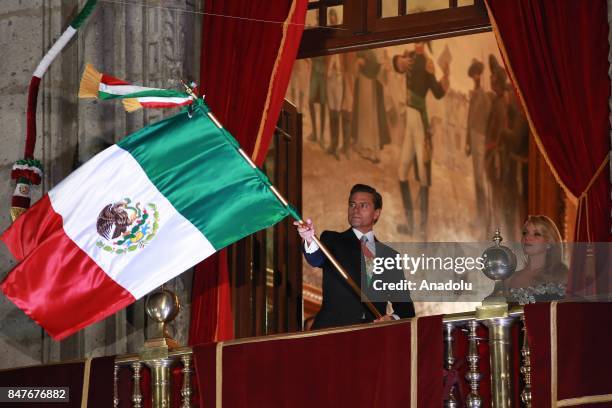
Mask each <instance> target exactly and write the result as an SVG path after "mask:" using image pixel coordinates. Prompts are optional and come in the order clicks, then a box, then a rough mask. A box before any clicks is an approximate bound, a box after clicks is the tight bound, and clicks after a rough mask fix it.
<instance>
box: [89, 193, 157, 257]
mask: <svg viewBox="0 0 612 408" xmlns="http://www.w3.org/2000/svg"><path fill="white" fill-rule="evenodd" d="M158 229H159V212H158V211H157V206H156V205H155V204H153V203H148V204H147V205H145V206H144V207H142V208H141V206H140V203H139V202H137V203H136V204H134V205H132V200H131V199H129V198H124V199H123V200H122V201H118V202H115V203H110V204H107V205H106V206H105V207H104V208H102V210H101V211H100V214H99V215H98V219H97V221H96V230H97V231H98V234H99V235H100V236H101V237H102V238H103V240H99V241H98V242H96V246H97V247H99V248H101V249H102V250H104V251H107V252H111V253H115V254H124V253H127V252H132V251H135V250H136V249H138V248H144V247H145V246H146V245H147V244H148V243H149V242H150V241H151V240H152V239H153V237H155V235H156V234H157V230H158Z"/></svg>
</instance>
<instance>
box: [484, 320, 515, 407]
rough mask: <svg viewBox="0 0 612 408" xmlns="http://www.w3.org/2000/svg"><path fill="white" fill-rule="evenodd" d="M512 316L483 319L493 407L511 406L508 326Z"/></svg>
mask: <svg viewBox="0 0 612 408" xmlns="http://www.w3.org/2000/svg"><path fill="white" fill-rule="evenodd" d="M512 323H513V318H511V317H499V318H493V319H489V320H486V321H485V325H486V326H487V327H488V328H489V353H490V356H489V357H490V361H491V403H492V407H493V408H510V407H512V376H511V372H510V351H511V349H510V347H511V344H510V342H511V337H510V328H511V327H512Z"/></svg>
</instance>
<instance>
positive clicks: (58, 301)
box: [0, 195, 135, 340]
mask: <svg viewBox="0 0 612 408" xmlns="http://www.w3.org/2000/svg"><path fill="white" fill-rule="evenodd" d="M62 225H63V222H62V217H61V216H60V215H59V214H57V213H56V212H55V211H54V210H53V208H52V206H51V201H50V199H49V196H48V195H45V196H44V197H43V198H42V199H41V200H40V201H38V202H37V203H36V204H35V205H34V206H33V207H32V208H31V209H30V210H29V211H28V212H26V213H25V214H23V215H22V216H21V217H19V218H18V219H17V220H16V222H15V223H14V224H13V225H12V226H11V227H10V228H9V229H8V230H7V231H6V232H5V233H4V234H3V235H2V236H1V237H0V239H2V240H3V241H4V242H5V243H6V244H7V246H8V247H9V249H10V250H11V252H12V253H13V254H14V255H15V257H16V258H17V259H18V260H21V263H19V264H18V265H17V266H16V267H15V268H14V269H13V270H12V271H11V272H10V273H9V274H8V276H7V277H6V279H5V280H4V282H2V284H1V285H0V289H1V290H2V292H4V294H5V295H6V296H7V297H8V298H9V299H11V300H12V301H13V302H14V303H15V304H16V305H17V306H18V307H19V308H20V309H22V310H23V311H24V312H25V313H26V314H27V315H28V316H30V317H31V318H32V319H33V320H34V321H36V322H37V323H38V324H39V325H41V326H42V327H43V328H44V329H45V330H46V331H47V333H49V335H50V336H52V337H53V338H54V339H56V340H61V339H63V338H65V337H67V336H69V335H71V334H73V333H75V332H77V331H78V330H80V329H82V328H84V327H86V326H88V325H89V324H92V323H95V322H97V321H99V320H102V319H104V318H105V317H107V316H110V315H112V314H113V313H115V312H117V311H118V310H121V309H123V308H124V307H126V306H127V305H129V304H130V303H132V302H134V300H135V299H134V297H133V296H132V295H131V294H130V293H129V292H128V291H127V290H125V289H124V288H123V287H121V286H120V285H119V284H117V283H116V282H115V281H114V280H113V279H112V278H110V277H109V276H108V275H107V274H106V273H105V272H104V271H103V270H102V269H101V268H100V267H99V266H98V265H97V264H96V263H95V262H94V261H93V260H92V259H91V258H90V257H89V256H88V255H87V254H86V253H85V252H84V251H83V250H82V249H81V248H79V247H78V246H77V245H76V244H75V243H74V242H73V241H72V240H71V239H70V238H69V237H68V236H67V235H66V234H65V233H64V229H63V228H62Z"/></svg>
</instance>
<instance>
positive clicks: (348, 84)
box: [340, 52, 357, 159]
mask: <svg viewBox="0 0 612 408" xmlns="http://www.w3.org/2000/svg"><path fill="white" fill-rule="evenodd" d="M356 59H357V54H356V53H354V52H346V53H343V54H340V68H341V70H342V81H343V82H342V85H343V88H342V92H343V93H342V105H341V107H340V116H341V118H342V153H344V155H345V156H346V158H347V159H348V158H349V154H350V153H349V152H350V148H351V144H352V143H351V122H352V120H351V119H352V114H353V104H354V98H353V92H354V91H355V76H356V74H357V72H356V71H357V66H356Z"/></svg>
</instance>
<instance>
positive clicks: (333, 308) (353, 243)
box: [304, 228, 414, 329]
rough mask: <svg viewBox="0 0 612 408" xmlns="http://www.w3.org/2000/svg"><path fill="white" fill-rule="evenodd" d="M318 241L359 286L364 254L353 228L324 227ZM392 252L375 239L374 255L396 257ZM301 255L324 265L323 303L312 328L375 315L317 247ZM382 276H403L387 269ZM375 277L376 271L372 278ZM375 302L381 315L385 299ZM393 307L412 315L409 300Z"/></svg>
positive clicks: (394, 278) (400, 313)
mask: <svg viewBox="0 0 612 408" xmlns="http://www.w3.org/2000/svg"><path fill="white" fill-rule="evenodd" d="M321 242H322V243H323V244H324V245H325V246H326V247H327V248H328V249H329V250H330V251H331V252H332V254H333V255H334V257H335V258H336V259H337V260H338V262H340V264H341V265H342V266H343V267H344V269H345V270H346V271H347V272H348V274H349V275H350V276H351V278H352V279H353V280H354V281H355V283H356V284H357V285H358V286H360V287H361V274H360V273H361V271H362V265H363V263H362V260H363V255H362V251H361V242H360V241H359V239H357V236H356V235H355V233H354V232H353V230H352V229H351V228H349V229H348V230H346V231H344V232H335V231H324V232H323V234H321ZM395 254H396V252H395V251H394V250H393V249H391V248H389V247H388V246H386V245H383V244H381V243H380V242H378V241H377V242H376V257H395ZM304 256H305V258H306V261H308V263H309V264H310V265H312V266H314V267H320V268H323V305H322V306H321V310H320V311H319V313H318V314H317V316H316V318H315V321H314V324H313V325H312V328H313V329H320V328H324V327H333V326H343V325H349V324H356V323H363V322H371V321H372V320H374V315H373V314H372V313H371V312H370V311H369V310H368V308H367V306H365V305H364V304H362V303H361V299H360V298H359V296H357V295H356V294H355V292H354V291H353V290H352V289H351V287H350V286H349V285H348V284H347V283H346V282H345V281H344V278H342V277H341V276H340V274H339V273H338V271H336V269H335V268H334V266H333V265H332V263H331V262H330V261H329V260H328V259H327V258H326V257H325V255H324V254H323V252H322V251H321V250H320V249H319V250H317V251H316V252H314V253H312V254H308V253H304ZM383 276H384V280H385V281H386V282H389V281H393V282H397V281H400V280H401V279H404V275H403V272H402V271H401V270H393V271H386V272H385V273H384V275H383ZM378 277H379V276H378V275H375V279H376V278H378ZM368 292H369V291H368ZM368 292H366V293H368ZM379 296H380V294H379ZM405 297H407V296H404V298H405ZM390 300H391V299H390ZM374 306H375V307H376V309H378V311H379V312H380V313H381V314H382V315H385V311H386V306H387V302H374ZM393 311H394V313H395V314H396V315H398V316H399V317H401V318H406V317H413V316H414V306H413V304H412V302H397V301H396V302H393ZM364 314H365V318H364Z"/></svg>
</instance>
